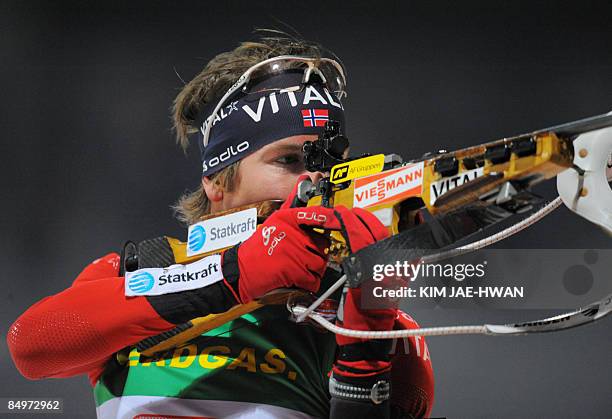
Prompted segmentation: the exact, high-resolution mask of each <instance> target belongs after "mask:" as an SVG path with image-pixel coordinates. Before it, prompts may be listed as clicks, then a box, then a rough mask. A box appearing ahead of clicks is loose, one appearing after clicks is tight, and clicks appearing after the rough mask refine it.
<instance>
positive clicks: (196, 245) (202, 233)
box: [187, 226, 206, 252]
mask: <svg viewBox="0 0 612 419" xmlns="http://www.w3.org/2000/svg"><path fill="white" fill-rule="evenodd" d="M204 243H206V230H205V229H204V227H202V226H195V227H194V228H193V229H191V234H189V239H188V242H187V245H188V246H189V250H191V251H192V252H197V251H198V250H200V249H201V248H202V247H203V246H204Z"/></svg>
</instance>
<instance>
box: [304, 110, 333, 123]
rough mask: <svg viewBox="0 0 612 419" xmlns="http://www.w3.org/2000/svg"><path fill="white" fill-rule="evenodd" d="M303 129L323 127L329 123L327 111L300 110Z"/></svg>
mask: <svg viewBox="0 0 612 419" xmlns="http://www.w3.org/2000/svg"><path fill="white" fill-rule="evenodd" d="M302 118H304V126H305V127H324V126H325V123H326V122H327V121H329V110H327V109H302Z"/></svg>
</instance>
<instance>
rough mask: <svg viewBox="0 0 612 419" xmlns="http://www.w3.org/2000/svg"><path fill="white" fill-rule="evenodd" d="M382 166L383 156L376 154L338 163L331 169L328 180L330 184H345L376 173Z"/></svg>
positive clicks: (383, 162)
mask: <svg viewBox="0 0 612 419" xmlns="http://www.w3.org/2000/svg"><path fill="white" fill-rule="evenodd" d="M384 165H385V155H384V154H376V155H374V156H369V157H364V158H362V159H357V160H353V161H349V162H347V163H340V164H337V165H335V166H334V167H332V169H331V174H330V179H331V182H332V183H342V182H346V181H347V180H352V179H355V178H358V177H361V176H368V175H373V174H375V173H378V172H380V171H381V170H382V169H383V167H384Z"/></svg>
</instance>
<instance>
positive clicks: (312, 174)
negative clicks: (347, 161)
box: [304, 172, 323, 184]
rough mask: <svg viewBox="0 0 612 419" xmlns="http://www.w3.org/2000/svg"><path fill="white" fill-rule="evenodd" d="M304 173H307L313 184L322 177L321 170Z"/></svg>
mask: <svg viewBox="0 0 612 419" xmlns="http://www.w3.org/2000/svg"><path fill="white" fill-rule="evenodd" d="M304 174H305V175H308V177H309V178H310V180H311V181H312V183H315V184H316V183H317V182H319V181H320V180H321V179H323V173H322V172H304Z"/></svg>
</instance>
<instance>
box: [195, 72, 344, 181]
mask: <svg viewBox="0 0 612 419" xmlns="http://www.w3.org/2000/svg"><path fill="white" fill-rule="evenodd" d="M301 81H302V75H301V74H291V73H283V74H279V75H277V76H274V77H270V78H268V79H266V80H264V81H262V82H261V83H260V84H258V85H257V86H254V87H252V88H251V90H252V91H258V93H249V94H245V93H242V92H239V93H237V94H236V95H234V96H233V97H231V98H230V99H228V100H227V101H226V103H225V104H224V105H223V107H222V108H221V109H220V110H219V112H218V113H217V117H216V118H215V119H214V121H213V126H212V127H211V130H210V138H209V142H208V146H207V147H206V148H204V145H203V141H202V139H203V135H202V133H203V132H204V122H203V121H205V120H206V118H207V117H208V116H209V115H210V113H211V112H212V111H213V110H214V108H215V107H216V103H213V104H209V105H208V106H206V107H205V108H204V110H203V111H202V113H201V115H200V117H199V119H198V123H199V127H200V134H199V135H198V144H199V146H200V153H201V161H202V176H209V175H212V174H213V173H215V172H218V171H219V170H221V169H223V168H224V167H227V166H229V165H230V164H232V163H234V162H236V161H238V160H240V159H243V158H244V157H246V156H247V155H249V154H251V153H253V152H254V151H257V150H258V149H260V148H261V147H263V146H265V145H267V144H270V143H272V142H274V141H278V140H280V139H282V138H286V137H291V136H294V135H308V134H314V135H319V134H320V133H321V132H322V131H323V127H324V126H325V123H326V122H327V121H328V120H335V121H339V122H340V124H341V126H342V127H344V126H345V125H344V108H343V106H342V103H341V102H340V100H339V99H338V98H337V97H336V96H335V95H334V93H332V92H330V91H329V90H327V88H326V87H325V85H324V84H323V83H320V82H313V83H309V84H307V85H301ZM269 86H297V87H299V90H295V91H293V90H291V89H285V90H280V91H279V90H266V88H267V87H269ZM262 89H263V90H262Z"/></svg>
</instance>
